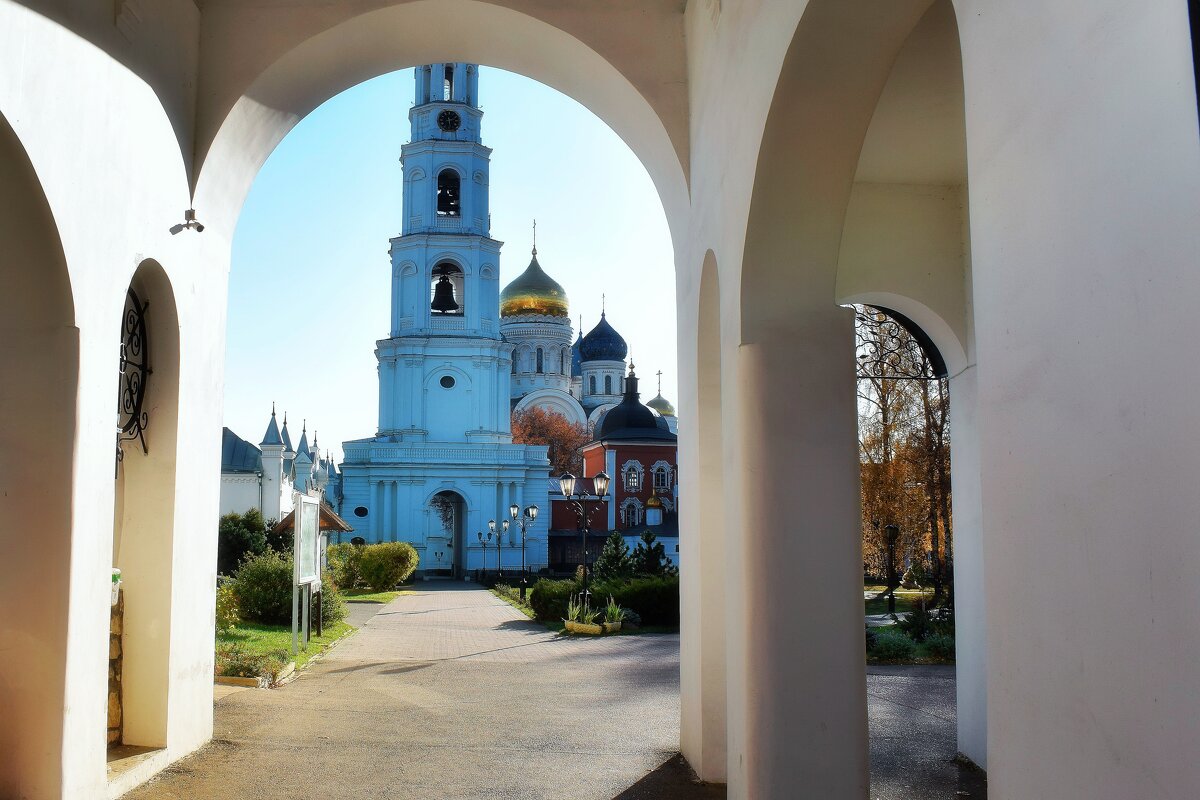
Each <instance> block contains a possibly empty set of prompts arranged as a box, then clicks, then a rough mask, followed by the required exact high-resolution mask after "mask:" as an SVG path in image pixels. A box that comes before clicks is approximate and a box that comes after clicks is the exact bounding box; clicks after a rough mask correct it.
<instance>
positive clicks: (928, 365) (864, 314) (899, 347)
mask: <svg viewBox="0 0 1200 800" xmlns="http://www.w3.org/2000/svg"><path fill="white" fill-rule="evenodd" d="M854 346H855V347H854V349H855V354H856V356H857V359H858V377H860V378H894V379H900V380H916V381H935V380H938V379H940V378H945V377H946V375H947V370H946V362H945V361H944V360H943V359H942V355H941V353H940V352H938V349H937V347H936V346H935V345H934V343H933V340H931V339H930V338H929V336H928V335H927V334H926V333H925V332H924V331H923V330H921V328H920V326H918V325H917V324H916V323H915V322H913V321H912V320H910V319H909V318H908V317H905V316H904V315H903V314H899V313H897V312H895V311H892V310H890V309H886V308H880V307H877V306H855V307H854Z"/></svg>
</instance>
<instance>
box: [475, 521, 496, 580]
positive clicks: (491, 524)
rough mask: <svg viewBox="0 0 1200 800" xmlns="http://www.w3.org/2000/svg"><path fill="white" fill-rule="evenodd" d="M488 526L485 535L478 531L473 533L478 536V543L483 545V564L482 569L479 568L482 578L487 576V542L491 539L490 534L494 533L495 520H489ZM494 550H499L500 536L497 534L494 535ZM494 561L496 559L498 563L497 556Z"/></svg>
mask: <svg viewBox="0 0 1200 800" xmlns="http://www.w3.org/2000/svg"><path fill="white" fill-rule="evenodd" d="M488 527H489V528H491V530H489V531H488V533H487V536H484V535H483V534H482V533H480V532H479V531H476V532H475V535H476V536H478V537H479V544H481V545H483V566H482V569H481V570H480V572H481V574H482V575H483V577H484V578H486V577H487V549H488V542H490V541H492V536H494V535H495V534H494V531H495V529H496V521H495V520H492V521H491V522H489V523H488ZM496 551H497V553H498V552H499V551H500V537H498V536H497V537H496ZM496 561H497V563H499V556H497V558H496Z"/></svg>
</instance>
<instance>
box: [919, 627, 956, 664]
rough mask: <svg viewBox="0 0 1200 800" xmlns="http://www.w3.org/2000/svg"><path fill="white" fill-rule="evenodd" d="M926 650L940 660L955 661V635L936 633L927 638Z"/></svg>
mask: <svg viewBox="0 0 1200 800" xmlns="http://www.w3.org/2000/svg"><path fill="white" fill-rule="evenodd" d="M925 650H926V651H927V652H928V653H929V655H931V656H933V657H934V658H936V659H938V660H939V661H953V660H954V637H953V636H947V635H945V634H944V633H935V634H933V635H932V636H930V637H929V638H928V639H926V640H925Z"/></svg>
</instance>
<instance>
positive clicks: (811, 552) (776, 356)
mask: <svg viewBox="0 0 1200 800" xmlns="http://www.w3.org/2000/svg"><path fill="white" fill-rule="evenodd" d="M766 333H767V334H769V335H764V336H763V337H762V339H763V341H761V342H754V343H749V344H743V345H742V346H741V347H740V348H739V352H738V388H739V392H740V393H741V396H740V400H739V403H738V406H739V428H740V434H741V436H740V438H741V444H742V450H741V457H740V459H739V463H738V465H737V467H738V469H737V471H738V472H739V473H740V480H741V494H742V497H743V506H742V511H741V523H742V529H741V532H740V540H741V547H742V554H741V557H742V563H741V577H742V580H743V581H744V583H743V584H742V585H741V586H739V587H736V588H737V590H738V591H740V592H741V594H742V596H743V598H744V600H743V602H744V607H743V610H742V614H743V616H742V617H741V618H740V619H734V618H731V619H730V620H729V625H730V627H731V628H733V629H737V630H738V631H739V633H738V638H739V641H737V643H736V646H737V647H738V648H739V651H736V652H735V651H733V650H732V648H733V647H734V646H735V643H734V642H733V641H732V639H731V641H730V647H731V652H730V659H731V662H739V661H740V662H741V663H740V664H731V667H730V674H729V679H730V680H731V681H733V680H739V681H742V682H743V686H742V687H740V691H738V690H732V689H731V692H737V693H738V694H740V695H741V696H740V697H739V698H737V699H738V702H734V699H733V698H732V697H731V701H730V709H729V713H730V716H731V724H730V737H731V738H730V757H731V761H735V760H736V762H737V763H735V764H731V767H730V781H729V796H730V797H731V798H739V799H740V798H753V799H754V800H773V799H774V798H779V800H785V799H786V800H792V799H793V798H796V797H814V798H815V797H820V798H838V800H842V799H843V798H844V799H846V800H850V799H852V798H866V796H867V788H868V770H867V704H866V667H865V656H864V652H863V616H862V544H861V538H860V511H859V494H858V491H859V490H858V486H859V474H858V471H859V467H858V452H857V418H856V413H855V404H854V396H855V394H854V392H855V383H854V358H853V342H854V331H853V323H852V315H851V313H850V312H849V311H846V310H844V309H838V308H834V309H832V310H830V311H822V312H815V313H813V314H811V315H808V316H805V317H804V318H799V319H797V320H796V321H795V325H794V327H792V328H790V329H779V328H776V329H774V330H770V331H767V332H766ZM733 590H734V587H730V591H733ZM735 715H741V716H742V719H741V720H740V721H739V723H736V724H735V723H734V722H733V721H732V718H733V717H734V716H735ZM739 739H740V740H739Z"/></svg>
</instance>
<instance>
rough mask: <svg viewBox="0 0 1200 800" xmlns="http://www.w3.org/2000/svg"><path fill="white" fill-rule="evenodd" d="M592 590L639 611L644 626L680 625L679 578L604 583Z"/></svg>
mask: <svg viewBox="0 0 1200 800" xmlns="http://www.w3.org/2000/svg"><path fill="white" fill-rule="evenodd" d="M590 591H591V592H592V594H594V595H597V596H599V597H608V596H610V595H611V596H612V598H613V600H614V601H615V602H616V603H617V605H619V606H621V607H622V608H629V609H632V610H634V611H636V612H637V613H638V616H640V617H641V621H642V624H643V625H678V624H679V578H678V576H674V575H671V576H667V577H639V578H630V579H629V580H623V581H601V582H599V583H597V584H595V585H594V586H592V587H590Z"/></svg>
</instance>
